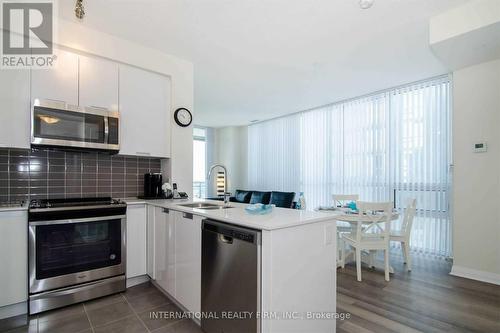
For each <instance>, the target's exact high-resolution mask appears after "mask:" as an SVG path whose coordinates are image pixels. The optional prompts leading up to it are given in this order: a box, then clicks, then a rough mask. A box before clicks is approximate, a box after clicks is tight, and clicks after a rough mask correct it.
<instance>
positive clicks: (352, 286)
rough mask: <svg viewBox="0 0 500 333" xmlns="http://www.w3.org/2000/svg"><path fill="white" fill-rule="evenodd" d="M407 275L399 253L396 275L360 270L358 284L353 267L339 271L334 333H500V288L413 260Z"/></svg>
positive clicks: (439, 264) (394, 258) (430, 261)
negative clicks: (347, 316) (339, 315)
mask: <svg viewBox="0 0 500 333" xmlns="http://www.w3.org/2000/svg"><path fill="white" fill-rule="evenodd" d="M412 258H413V270H412V272H406V271H405V268H404V265H403V261H402V258H401V256H400V255H399V253H398V251H394V252H393V253H392V254H391V265H393V266H394V269H395V274H394V275H391V281H390V282H385V281H384V273H383V271H378V270H377V271H373V270H370V269H369V268H367V267H365V266H363V270H362V277H363V281H362V282H357V281H356V269H355V266H354V265H353V264H349V265H346V267H345V269H340V268H339V269H338V270H337V311H338V312H344V313H349V314H350V315H351V318H350V319H346V320H343V321H342V320H337V332H339V333H344V332H356V333H364V332H384V333H386V332H426V333H427V332H492V333H499V332H500V286H496V285H493V284H488V283H482V282H477V281H473V280H468V279H463V278H459V277H454V276H451V275H449V274H448V273H449V272H450V270H451V263H450V262H447V261H445V260H438V259H434V258H429V257H426V256H423V255H420V256H419V255H413V256H412Z"/></svg>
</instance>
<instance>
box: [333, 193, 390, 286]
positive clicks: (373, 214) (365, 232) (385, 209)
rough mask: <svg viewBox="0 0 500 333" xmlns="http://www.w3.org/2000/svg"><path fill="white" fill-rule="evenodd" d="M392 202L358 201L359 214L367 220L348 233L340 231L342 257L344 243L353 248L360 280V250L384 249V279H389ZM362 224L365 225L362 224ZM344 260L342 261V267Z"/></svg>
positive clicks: (359, 279) (343, 256)
mask: <svg viewBox="0 0 500 333" xmlns="http://www.w3.org/2000/svg"><path fill="white" fill-rule="evenodd" d="M392 205H393V204H392V202H363V201H358V202H357V207H358V212H359V215H360V216H363V219H364V220H368V221H367V222H363V223H361V222H359V223H357V225H356V228H355V229H353V230H352V231H351V232H350V233H342V234H341V238H342V243H343V246H342V255H341V257H342V258H345V248H346V245H347V246H350V247H352V248H354V251H355V260H356V275H357V279H358V281H361V252H362V251H371V250H382V251H384V271H385V280H386V281H389V270H390V265H389V239H390V230H391V217H392ZM363 224H364V225H365V226H363ZM344 266H345V260H344V261H343V262H342V268H344Z"/></svg>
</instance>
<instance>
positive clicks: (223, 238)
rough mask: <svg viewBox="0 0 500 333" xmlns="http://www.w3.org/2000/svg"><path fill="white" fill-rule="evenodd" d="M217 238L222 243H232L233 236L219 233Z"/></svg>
mask: <svg viewBox="0 0 500 333" xmlns="http://www.w3.org/2000/svg"><path fill="white" fill-rule="evenodd" d="M219 240H220V241H221V242H222V243H226V244H233V237H229V236H226V235H221V234H219Z"/></svg>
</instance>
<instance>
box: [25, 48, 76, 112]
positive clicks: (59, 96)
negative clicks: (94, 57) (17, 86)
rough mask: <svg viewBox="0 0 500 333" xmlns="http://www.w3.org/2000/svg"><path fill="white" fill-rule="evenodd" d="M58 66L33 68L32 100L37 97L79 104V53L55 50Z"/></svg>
mask: <svg viewBox="0 0 500 333" xmlns="http://www.w3.org/2000/svg"><path fill="white" fill-rule="evenodd" d="M54 52H55V54H56V56H57V59H56V67H55V68H51V69H33V70H31V100H33V99H35V98H40V99H51V100H55V101H62V102H66V103H68V104H72V105H78V55H77V54H74V53H70V52H66V51H63V50H59V49H55V50H54Z"/></svg>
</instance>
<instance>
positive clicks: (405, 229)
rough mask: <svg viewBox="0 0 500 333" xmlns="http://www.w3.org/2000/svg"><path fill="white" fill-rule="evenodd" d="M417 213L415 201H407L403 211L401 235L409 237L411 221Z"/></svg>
mask: <svg viewBox="0 0 500 333" xmlns="http://www.w3.org/2000/svg"><path fill="white" fill-rule="evenodd" d="M416 211H417V199H410V200H408V205H407V206H406V209H405V211H404V215H403V223H402V224H401V233H402V234H404V235H406V236H407V237H410V233H411V227H412V225H413V219H414V218H415V213H416Z"/></svg>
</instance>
